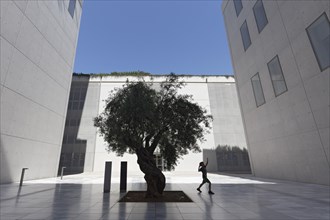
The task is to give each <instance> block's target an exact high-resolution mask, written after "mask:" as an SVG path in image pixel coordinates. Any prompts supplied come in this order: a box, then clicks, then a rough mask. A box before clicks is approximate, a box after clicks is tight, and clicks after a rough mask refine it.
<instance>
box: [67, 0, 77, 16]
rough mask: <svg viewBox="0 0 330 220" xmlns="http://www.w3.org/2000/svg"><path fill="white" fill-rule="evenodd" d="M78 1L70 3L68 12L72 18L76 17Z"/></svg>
mask: <svg viewBox="0 0 330 220" xmlns="http://www.w3.org/2000/svg"><path fill="white" fill-rule="evenodd" d="M76 1H77V0H70V1H69V7H68V11H69V13H70V15H71V17H72V18H73V17H74V12H75V11H76Z"/></svg>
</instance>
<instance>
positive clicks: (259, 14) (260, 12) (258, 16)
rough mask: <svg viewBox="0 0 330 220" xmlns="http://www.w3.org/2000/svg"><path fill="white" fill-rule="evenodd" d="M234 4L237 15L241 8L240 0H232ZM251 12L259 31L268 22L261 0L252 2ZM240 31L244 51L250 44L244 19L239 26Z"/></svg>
mask: <svg viewBox="0 0 330 220" xmlns="http://www.w3.org/2000/svg"><path fill="white" fill-rule="evenodd" d="M234 6H235V10H236V14H237V16H238V15H239V13H240V12H241V11H242V9H243V5H242V0H234ZM253 14H254V18H255V20H256V24H257V28H258V32H259V33H260V32H261V31H262V30H263V29H264V28H265V26H266V25H267V24H268V19H267V16H266V12H265V8H264V4H263V2H262V0H257V2H256V3H255V4H254V6H253ZM240 32H241V37H242V41H243V46H244V50H245V51H246V50H247V49H248V48H249V47H250V45H251V38H250V33H249V28H248V26H247V23H246V20H245V21H244V22H243V24H242V26H241V28H240Z"/></svg>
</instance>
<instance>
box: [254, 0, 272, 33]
mask: <svg viewBox="0 0 330 220" xmlns="http://www.w3.org/2000/svg"><path fill="white" fill-rule="evenodd" d="M258 2H261V5H262V9H263V12H264V14H265V18H266V21H267V23H266V24H265V25H264V26H263V27H262V28H261V30H260V27H259V23H258V18H257V16H256V12H255V7H256V5H257V4H258ZM253 14H254V19H255V21H256V24H257V29H258V32H259V34H260V33H261V31H262V30H263V29H264V28H265V27H266V26H267V24H268V18H267V14H266V10H265V7H264V3H263V1H262V0H257V1H256V3H255V4H254V6H253Z"/></svg>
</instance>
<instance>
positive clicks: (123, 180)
mask: <svg viewBox="0 0 330 220" xmlns="http://www.w3.org/2000/svg"><path fill="white" fill-rule="evenodd" d="M126 189H127V161H122V162H121V166H120V191H126Z"/></svg>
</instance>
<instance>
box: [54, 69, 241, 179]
mask: <svg viewBox="0 0 330 220" xmlns="http://www.w3.org/2000/svg"><path fill="white" fill-rule="evenodd" d="M127 80H129V81H136V80H138V78H137V77H134V76H111V75H105V76H93V75H74V77H73V80H72V86H71V92H70V100H69V105H68V113H67V119H66V127H65V134H64V138H63V148H62V153H61V162H60V167H59V170H60V169H61V167H62V166H65V167H66V169H65V173H67V174H68V173H80V172H103V170H104V163H105V161H112V168H113V173H119V170H120V161H128V172H129V173H136V172H140V169H139V167H138V165H137V162H136V161H137V158H136V155H131V154H125V155H124V157H117V156H116V154H115V153H113V152H111V153H109V154H108V153H107V151H106V150H105V149H106V146H107V145H106V143H105V142H104V141H103V137H100V136H99V135H98V134H97V130H96V127H94V125H93V118H94V117H96V116H97V115H98V114H100V113H101V112H102V111H103V109H104V100H105V99H106V98H107V96H108V95H109V92H110V91H111V90H113V89H114V88H121V87H122V85H123V84H124V83H125V82H126V81H127ZM144 80H145V81H147V82H149V81H151V80H153V82H154V84H153V85H154V86H155V87H156V88H157V87H158V86H159V84H160V82H162V81H164V80H165V76H160V75H153V76H144ZM180 80H183V81H184V82H185V83H186V86H185V87H184V88H183V89H182V90H181V91H180V92H181V93H183V94H191V95H192V96H193V99H194V101H196V102H197V103H199V104H200V105H201V106H202V107H204V108H205V109H207V111H208V112H209V113H211V114H212V115H213V118H214V119H213V125H212V127H213V128H212V130H211V132H210V134H208V135H207V136H206V142H204V143H203V144H202V145H201V148H202V152H201V153H189V154H188V155H186V156H183V158H182V159H181V160H180V161H179V165H178V166H177V167H176V169H175V171H192V170H197V166H198V163H199V162H200V161H202V160H203V157H204V159H205V160H206V157H208V158H209V166H208V170H209V171H217V161H216V153H215V147H216V146H217V145H231V146H239V147H241V148H246V141H245V136H244V129H243V124H242V118H241V113H240V109H239V104H238V98H237V93H236V87H235V80H234V78H233V77H232V76H182V77H180ZM157 161H158V165H159V167H160V168H162V167H163V165H162V160H161V158H160V157H157Z"/></svg>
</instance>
